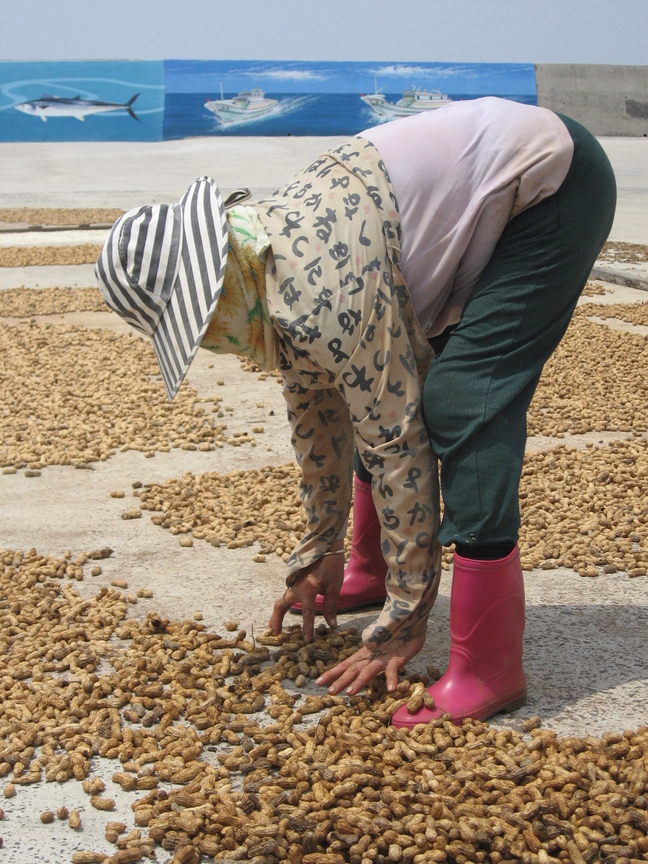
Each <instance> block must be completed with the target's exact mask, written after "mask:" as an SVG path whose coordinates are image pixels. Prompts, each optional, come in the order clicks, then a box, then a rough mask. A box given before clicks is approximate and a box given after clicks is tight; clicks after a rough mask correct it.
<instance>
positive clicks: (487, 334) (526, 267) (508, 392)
mask: <svg viewBox="0 0 648 864" xmlns="http://www.w3.org/2000/svg"><path fill="white" fill-rule="evenodd" d="M561 119H562V120H563V122H564V123H565V125H566V126H567V129H568V130H569V133H570V135H571V137H572V139H573V141H574V156H573V159H572V163H571V166H570V169H569V172H568V174H567V176H566V178H565V180H564V182H563V183H562V185H561V187H560V189H559V190H558V191H557V192H556V193H555V194H554V195H552V196H551V197H549V198H546V199H545V200H544V201H541V202H540V203H539V204H537V205H536V206H534V207H531V208H530V209H528V210H526V211H524V212H522V213H521V214H519V215H518V216H516V217H515V218H514V219H512V220H511V221H510V222H509V223H508V224H507V226H506V228H505V229H504V232H503V234H502V236H501V238H500V240H499V242H498V244H497V246H496V248H495V251H494V253H493V256H492V258H491V259H490V261H489V263H488V265H487V266H486V269H485V270H484V272H483V273H482V275H481V277H480V279H479V281H478V283H477V285H476V286H475V288H474V290H473V291H472V293H471V295H470V298H469V299H468V302H467V303H466V306H465V307H464V310H463V313H462V317H461V321H460V322H459V324H458V325H457V327H456V328H455V329H454V330H453V331H452V333H451V334H450V336H449V338H448V341H447V343H446V345H445V347H444V349H443V351H442V352H441V353H440V354H439V355H438V356H437V357H435V358H434V360H433V361H432V366H431V368H430V371H429V373H428V376H427V379H426V382H425V387H424V394H423V405H424V413H425V421H426V425H427V429H428V433H429V435H430V441H431V444H432V449H433V450H434V452H435V453H436V454H437V456H438V457H439V459H440V461H441V493H442V497H443V503H444V518H443V522H442V525H441V532H440V535H439V540H440V542H441V543H442V544H443V545H450V544H451V543H461V544H464V545H466V546H483V545H490V544H506V543H515V542H516V541H517V537H518V531H519V527H520V513H519V484H520V476H521V473H522V462H523V459H524V451H525V445H526V437H527V431H526V414H527V410H528V407H529V404H530V403H531V399H532V397H533V394H534V392H535V389H536V386H537V384H538V380H539V378H540V373H541V372H542V367H543V366H544V364H545V362H546V361H547V359H548V358H549V356H550V355H551V353H552V352H553V351H554V350H555V349H556V347H557V345H558V343H559V342H560V340H561V339H562V337H563V335H564V334H565V331H566V329H567V326H568V324H569V321H570V319H571V317H572V314H573V312H574V309H575V307H576V303H577V301H578V298H579V296H580V294H581V292H582V290H583V288H584V287H585V283H586V282H587V278H588V276H589V275H590V272H591V269H592V266H593V264H594V262H595V260H596V258H597V255H598V253H599V252H600V250H601V247H602V246H603V243H604V242H605V240H606V239H607V236H608V234H609V232H610V229H611V227H612V221H613V218H614V209H615V204H616V183H615V179H614V173H613V171H612V167H611V166H610V163H609V161H608V159H607V156H606V155H605V153H604V151H603V149H602V147H601V146H600V145H599V143H598V142H597V141H596V139H595V138H594V137H593V136H592V135H591V134H590V133H589V132H588V131H587V129H585V128H584V127H583V126H581V125H580V124H579V123H576V122H575V121H573V120H571V119H569V118H567V117H562V118H561Z"/></svg>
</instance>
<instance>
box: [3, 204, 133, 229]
mask: <svg viewBox="0 0 648 864" xmlns="http://www.w3.org/2000/svg"><path fill="white" fill-rule="evenodd" d="M123 212H124V211H123V210H118V209H116V208H114V207H3V208H0V225H27V226H42V225H57V226H61V227H75V226H79V225H81V226H83V225H110V224H112V223H113V222H115V220H117V219H119V217H120V216H121V215H122V214H123Z"/></svg>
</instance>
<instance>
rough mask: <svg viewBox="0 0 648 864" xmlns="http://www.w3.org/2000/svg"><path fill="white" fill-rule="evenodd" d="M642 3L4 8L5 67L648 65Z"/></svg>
mask: <svg viewBox="0 0 648 864" xmlns="http://www.w3.org/2000/svg"><path fill="white" fill-rule="evenodd" d="M647 36H648V0H532V2H531V0H406V2H403V0H320V2H314V0H3V2H2V14H1V15H0V60H71V59H83V60H88V59H132V60H138V59H141V60H161V59H165V58H179V59H180V58H185V59H190V58H193V59H205V60H210V59H241V60H248V59H258V60H397V61H405V60H418V61H445V62H448V61H464V62H470V61H472V62H526V63H618V64H638V65H645V64H646V63H647V58H648V48H647V44H648V39H647Z"/></svg>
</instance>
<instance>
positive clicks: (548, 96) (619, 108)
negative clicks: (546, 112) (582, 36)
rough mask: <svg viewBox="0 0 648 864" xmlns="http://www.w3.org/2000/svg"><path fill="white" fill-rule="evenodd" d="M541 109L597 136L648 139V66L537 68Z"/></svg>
mask: <svg viewBox="0 0 648 864" xmlns="http://www.w3.org/2000/svg"><path fill="white" fill-rule="evenodd" d="M535 72H536V88H537V93H538V105H542V106H544V107H545V108H551V110H552V111H560V112H562V113H563V114H567V116H568V117H573V118H574V120H578V121H579V122H580V123H582V124H583V125H584V126H587V128H588V129H589V130H590V131H591V132H593V133H594V134H595V135H637V136H642V135H643V136H648V66H599V65H586V64H583V65H576V64H560V63H555V64H553V63H552V64H545V63H543V64H538V65H536V67H535Z"/></svg>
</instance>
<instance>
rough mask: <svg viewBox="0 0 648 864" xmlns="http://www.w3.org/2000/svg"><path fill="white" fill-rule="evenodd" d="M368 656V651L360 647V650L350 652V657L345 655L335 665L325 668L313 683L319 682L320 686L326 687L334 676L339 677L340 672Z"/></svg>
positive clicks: (333, 679)
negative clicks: (344, 657)
mask: <svg viewBox="0 0 648 864" xmlns="http://www.w3.org/2000/svg"><path fill="white" fill-rule="evenodd" d="M368 658H369V652H368V651H367V649H366V648H360V650H358V651H356V652H355V654H352V655H351V656H350V657H347V659H346V660H343V661H342V662H341V663H338V664H337V666H333V667H332V668H331V669H327V670H326V672H323V673H322V674H321V675H320V676H319V678H318V679H317V681H316V682H315V683H316V684H319V686H320V687H327V686H328V685H329V684H332V683H333V681H335V680H336V678H339V677H340V675H342V673H343V672H345V671H346V670H347V669H348V668H349V667H350V666H353V665H354V664H355V663H358V662H360V661H362V660H366V659H368Z"/></svg>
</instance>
